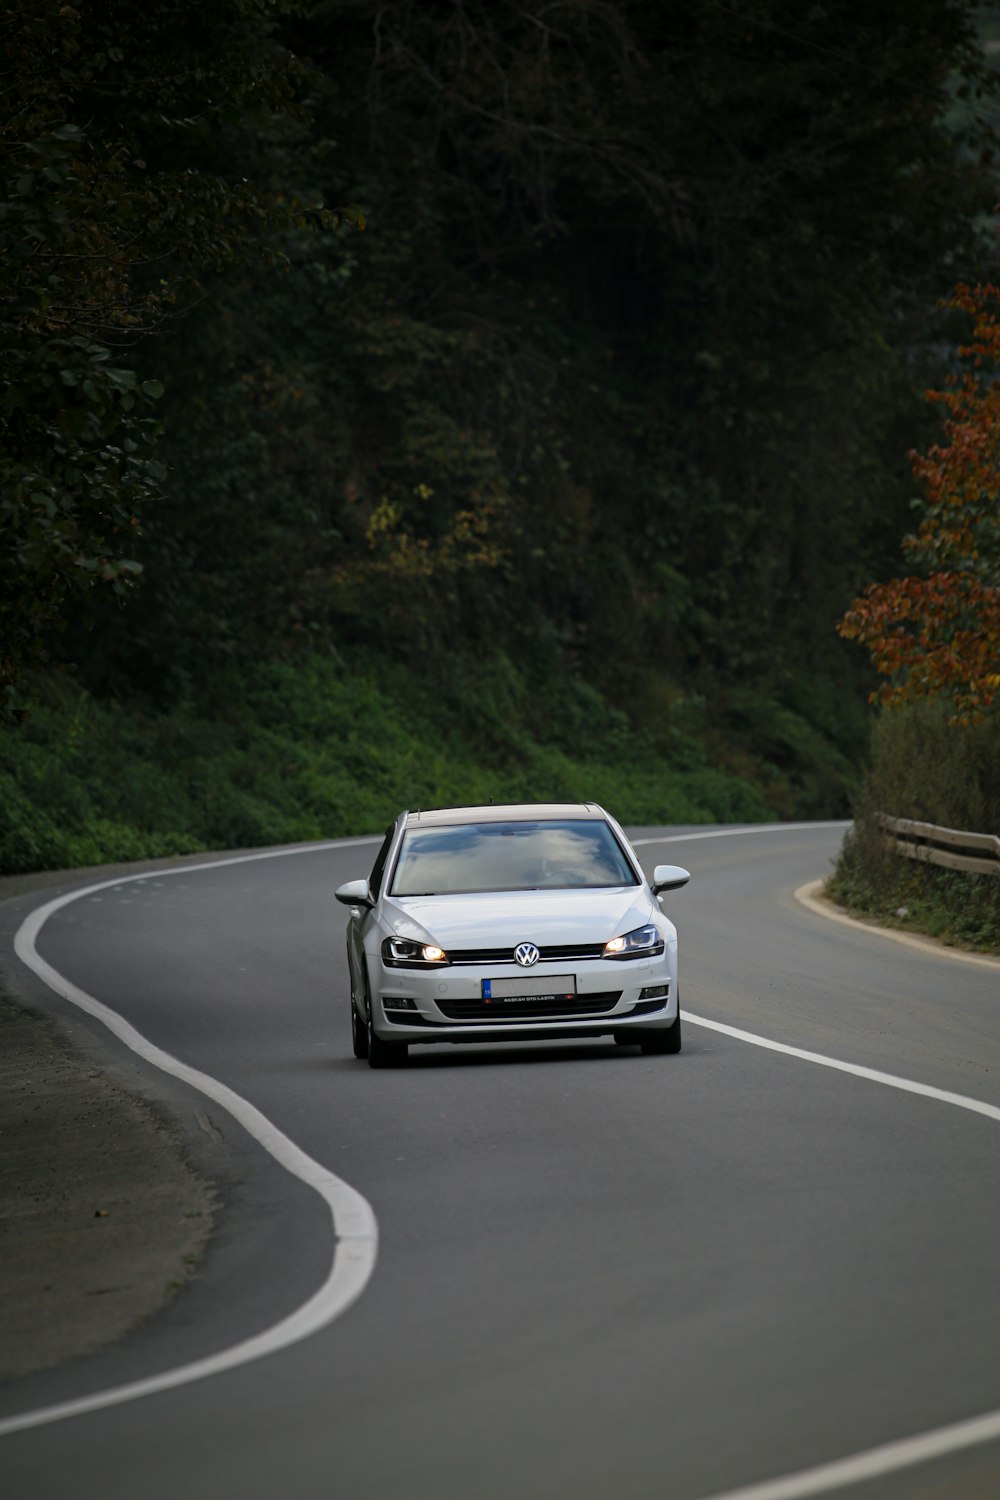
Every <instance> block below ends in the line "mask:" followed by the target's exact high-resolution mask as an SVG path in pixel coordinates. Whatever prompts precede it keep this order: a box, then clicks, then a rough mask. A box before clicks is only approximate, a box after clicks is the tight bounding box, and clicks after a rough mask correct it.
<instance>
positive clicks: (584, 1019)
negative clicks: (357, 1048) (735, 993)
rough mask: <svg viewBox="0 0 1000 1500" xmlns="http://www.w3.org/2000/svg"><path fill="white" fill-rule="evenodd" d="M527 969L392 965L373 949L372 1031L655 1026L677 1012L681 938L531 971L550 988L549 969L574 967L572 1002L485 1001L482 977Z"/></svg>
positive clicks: (507, 1033) (542, 1032)
mask: <svg viewBox="0 0 1000 1500" xmlns="http://www.w3.org/2000/svg"><path fill="white" fill-rule="evenodd" d="M526 972H527V971H526V970H524V969H522V968H519V967H518V966H517V965H516V964H509V965H507V964H504V965H497V964H496V963H490V964H474V965H467V964H463V965H461V966H457V965H456V966H448V967H446V968H441V969H400V968H390V967H388V966H387V965H385V964H384V963H383V962H382V959H381V956H380V955H376V956H369V973H370V975H371V978H372V986H371V994H372V1011H373V1015H372V1021H373V1025H374V1028H375V1031H376V1032H377V1033H378V1035H379V1036H381V1037H383V1038H384V1039H385V1040H386V1041H394V1042H408V1043H411V1044H412V1043H420V1042H466V1041H514V1040H517V1041H521V1040H524V1039H525V1038H526V1037H537V1038H538V1039H540V1040H541V1039H543V1038H546V1037H547V1038H552V1037H567V1036H575V1037H583V1036H601V1035H602V1034H603V1035H608V1034H610V1033H611V1032H622V1031H627V1030H629V1029H631V1028H633V1027H634V1028H636V1029H642V1030H646V1031H649V1030H658V1029H662V1028H664V1027H667V1026H670V1025H672V1024H673V1022H674V1021H675V1020H676V1018H677V943H676V941H672V942H668V943H667V945H666V947H665V950H664V952H663V953H662V954H660V955H658V956H656V957H653V958H639V959H629V960H621V959H586V960H581V959H576V960H573V959H569V960H567V959H554V960H552V961H548V962H546V961H542V962H541V963H539V964H537V965H536V966H535V967H534V968H533V969H532V970H531V971H530V973H531V977H532V979H535V978H537V981H538V988H539V993H546V991H547V989H548V987H549V986H548V980H549V978H550V977H553V976H556V977H557V976H560V975H565V974H567V973H572V974H573V977H574V979H575V983H576V994H575V997H574V1000H573V1001H572V1002H566V1001H565V1000H564V999H563V998H561V997H558V996H557V997H554V999H553V1000H552V1001H545V1002H544V1003H535V1002H532V1001H530V1000H527V999H525V1000H523V1001H519V1000H508V1001H506V1002H504V1003H496V1002H493V1003H487V1002H484V1000H483V980H484V979H489V980H498V979H504V978H513V977H520V978H523V977H524V975H525V973H526ZM404 1002H405V1005H404Z"/></svg>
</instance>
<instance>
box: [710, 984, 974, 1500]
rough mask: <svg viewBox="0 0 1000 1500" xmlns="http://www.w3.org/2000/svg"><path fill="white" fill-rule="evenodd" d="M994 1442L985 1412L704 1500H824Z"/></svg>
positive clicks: (831, 1064) (920, 1090) (850, 1066)
mask: <svg viewBox="0 0 1000 1500" xmlns="http://www.w3.org/2000/svg"><path fill="white" fill-rule="evenodd" d="M684 1020H685V1022H691V1023H692V1025H694V1026H704V1027H705V1028H706V1029H707V1030H709V1031H718V1032H721V1033H722V1035H724V1036H731V1037H734V1038H735V1039H736V1040H737V1041H740V1042H748V1043H749V1044H750V1045H751V1046H753V1047H764V1048H766V1049H767V1050H768V1051H769V1052H781V1053H783V1054H784V1055H785V1056H787V1057H797V1058H799V1059H800V1060H802V1061H803V1062H811V1063H818V1064H819V1066H820V1067H824V1068H833V1069H834V1070H835V1071H836V1072H838V1073H853V1074H854V1076H855V1077H856V1078H863V1079H867V1080H868V1081H869V1082H871V1083H881V1084H883V1085H885V1086H886V1087H888V1088H893V1089H900V1090H901V1091H902V1092H903V1093H906V1094H919V1095H921V1096H922V1097H923V1098H925V1099H934V1100H937V1101H938V1102H939V1103H941V1104H951V1105H954V1106H955V1107H956V1108H958V1109H965V1110H968V1111H970V1113H972V1114H977V1115H984V1116H985V1117H986V1118H987V1119H989V1120H996V1121H998V1122H1000V1108H998V1107H997V1106H996V1105H994V1104H986V1103H984V1102H983V1100H981V1099H970V1098H968V1097H967V1096H966V1095H965V1094H954V1093H952V1092H950V1090H948V1089H938V1088H934V1087H933V1086H932V1085H931V1084H927V1083H915V1082H914V1081H913V1080H912V1079H910V1078H899V1077H897V1076H896V1075H895V1074H894V1073H883V1072H880V1071H879V1070H878V1069H877V1068H866V1067H863V1066H861V1064H859V1063H849V1062H841V1061H840V1059H839V1058H835V1057H827V1056H825V1055H824V1054H823V1053H822V1052H807V1051H805V1050H804V1049H803V1048H802V1047H791V1046H788V1045H787V1044H786V1043H784V1042H774V1041H771V1040H770V1038H768V1037H763V1036H758V1035H757V1034H756V1032H753V1031H742V1030H741V1029H740V1028H739V1027H737V1026H726V1025H723V1023H722V1022H721V1021H709V1020H707V1019H706V1018H705V1017H704V1016H695V1015H692V1014H691V1012H690V1011H688V1010H686V1011H685V1012H684ZM997 1439H1000V1411H991V1412H985V1413H984V1414H983V1415H982V1416H979V1417H970V1418H968V1419H967V1420H966V1421H963V1422H952V1423H951V1424H950V1425H949V1426H947V1427H936V1428H933V1429H932V1430H931V1431H930V1432H922V1433H918V1434H916V1436H914V1437H908V1438H899V1439H898V1440H896V1441H895V1442H891V1443H883V1444H881V1445H880V1446H879V1447H877V1448H867V1449H865V1450H864V1451H863V1452H861V1453H852V1454H851V1455H849V1456H848V1457H847V1458H838V1459H834V1460H832V1461H831V1462H830V1463H825V1464H817V1465H816V1466H815V1467H814V1468H810V1469H800V1470H799V1471H798V1472H797V1473H794V1474H783V1475H781V1476H780V1477H779V1478H777V1479H765V1480H762V1481H761V1482H760V1483H757V1484H748V1485H742V1486H740V1487H738V1488H737V1489H734V1490H725V1491H720V1492H719V1493H718V1494H714V1495H710V1496H707V1497H706V1500H807V1497H809V1496H812V1495H824V1494H827V1493H829V1491H830V1490H836V1489H843V1488H845V1487H846V1486H847V1485H852V1484H863V1483H864V1482H865V1481H866V1480H872V1479H878V1478H879V1477H880V1476H881V1475H884V1474H891V1473H895V1472H896V1471H897V1470H899V1469H907V1468H912V1467H913V1465H914V1464H921V1463H927V1462H929V1461H930V1460H931V1459H936V1458H944V1457H945V1456H946V1455H947V1454H949V1453H959V1452H961V1451H962V1450H963V1449H966V1448H974V1447H977V1446H979V1445H980V1444H982V1443H989V1442H994V1441H996V1440H997Z"/></svg>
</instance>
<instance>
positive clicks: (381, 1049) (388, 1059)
mask: <svg viewBox="0 0 1000 1500" xmlns="http://www.w3.org/2000/svg"><path fill="white" fill-rule="evenodd" d="M368 1010H369V1015H368V1033H367V1035H368V1066H369V1067H370V1068H401V1067H402V1066H403V1064H404V1063H405V1062H406V1043H405V1042H383V1040H382V1038H381V1037H380V1036H379V1035H378V1034H377V1032H376V1031H375V1028H374V1026H373V1025H372V1022H371V1006H370V1005H369V1007H368Z"/></svg>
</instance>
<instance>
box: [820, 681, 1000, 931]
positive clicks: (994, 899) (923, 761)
mask: <svg viewBox="0 0 1000 1500" xmlns="http://www.w3.org/2000/svg"><path fill="white" fill-rule="evenodd" d="M880 813H887V814H889V815H890V816H891V817H896V818H915V819H917V820H919V821H921V822H927V823H937V824H938V825H939V826H941V827H945V828H957V829H962V830H965V831H967V832H973V833H997V832H1000V718H996V717H994V718H989V719H986V720H984V721H983V722H981V723H979V724H974V725H964V726H963V725H953V724H949V723H948V716H947V712H946V710H945V709H944V708H943V707H942V706H941V705H937V704H933V703H918V704H913V705H909V706H907V707H905V708H901V709H898V710H896V711H895V712H893V713H886V714H883V715H882V716H881V717H880V718H879V719H878V720H877V722H876V725H875V729H874V733H873V738H872V765H871V770H870V772H869V774H868V777H867V779H866V782H865V785H864V788H863V790H862V792H861V795H860V797H859V799H858V803H857V806H856V809H855V826H854V830H853V832H852V833H851V834H850V835H849V836H848V838H847V839H846V840H845V842H844V847H843V849H842V851H841V854H840V858H839V860H838V862H837V866H836V869H835V871H834V875H833V878H832V880H831V881H830V884H829V887H828V889H829V892H830V894H831V895H832V896H833V897H834V899H835V900H837V901H840V902H842V903H843V904H844V905H845V906H848V907H851V908H852V909H854V910H856V911H860V912H864V913H866V914H868V915H871V916H875V917H878V918H879V919H880V920H882V921H885V922H887V923H889V924H891V925H894V926H902V927H909V928H913V929H914V930H917V931H921V932H927V933H930V934H931V935H932V936H933V937H937V938H940V939H941V940H942V941H944V942H950V943H963V944H966V945H968V946H969V947H973V948H980V949H983V950H986V951H989V952H1000V878H998V877H997V876H995V875H974V874H967V873H965V872H964V871H960V870H946V869H943V868H940V867H938V866H936V865H929V864H924V863H923V862H921V861H917V860H911V859H907V858H906V857H904V856H901V855H900V854H899V853H898V852H897V851H896V850H895V849H894V848H893V846H892V844H891V843H890V842H889V841H887V840H886V839H885V838H884V837H883V835H882V831H881V829H880V826H879V822H878V815H879V814H880Z"/></svg>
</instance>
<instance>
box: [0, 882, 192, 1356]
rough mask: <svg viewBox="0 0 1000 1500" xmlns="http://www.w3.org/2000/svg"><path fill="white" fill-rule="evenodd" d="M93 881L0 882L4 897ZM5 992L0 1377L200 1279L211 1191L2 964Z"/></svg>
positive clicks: (162, 1124) (0, 1100)
mask: <svg viewBox="0 0 1000 1500" xmlns="http://www.w3.org/2000/svg"><path fill="white" fill-rule="evenodd" d="M98 873H99V874H101V875H103V876H104V877H105V878H107V875H108V874H109V873H111V871H110V870H109V869H108V867H103V868H102V869H101V870H100V871H99V872H98V871H93V872H92V871H60V872H44V873H42V874H40V875H37V876H26V877H17V878H14V879H10V878H8V879H4V880H0V899H2V898H13V897H17V896H22V895H26V894H29V893H31V892H33V891H36V890H38V891H41V890H46V889H51V888H53V887H54V886H68V885H71V884H76V883H77V882H79V883H81V884H83V883H86V880H87V877H88V875H91V874H98ZM5 969H6V972H5V979H4V986H3V988H2V989H0V1380H11V1379H17V1378H20V1377H22V1376H25V1375H28V1374H32V1373H34V1372H37V1371H41V1370H48V1369H53V1368H55V1367H56V1366H59V1365H62V1364H64V1363H65V1362H66V1361H68V1360H70V1359H73V1358H75V1357H77V1356H79V1355H83V1354H90V1353H93V1352H95V1351H97V1350H99V1349H103V1348H106V1347H107V1346H108V1345H111V1344H113V1343H116V1342H117V1341H119V1340H120V1339H121V1338H123V1337H124V1336H125V1335H126V1334H128V1333H129V1332H130V1331H131V1330H132V1329H134V1328H136V1327H137V1326H138V1325H139V1324H141V1323H144V1322H145V1321H147V1320H148V1319H149V1318H151V1317H152V1316H153V1315H154V1314H156V1313H157V1312H159V1311H160V1310H161V1309H162V1308H163V1307H165V1306H166V1304H167V1303H168V1302H169V1301H170V1300H171V1299H172V1297H173V1296H174V1295H175V1294H176V1292H177V1291H178V1290H179V1289H180V1288H181V1287H182V1286H183V1285H184V1283H185V1282H186V1281H187V1280H188V1279H189V1278H190V1277H191V1276H192V1275H193V1274H194V1272H195V1271H196V1269H197V1267H198V1265H199V1264H200V1262H201V1260H202V1257H203V1255H204V1252H205V1248H206V1245H207V1243H208V1239H209V1236H210V1234H211V1231H212V1226H213V1221H214V1217H215V1210H216V1193H215V1189H214V1188H213V1185H212V1184H211V1183H210V1182H209V1181H208V1180H207V1178H206V1176H205V1175H204V1174H203V1173H202V1172H200V1171H199V1170H198V1169H197V1167H196V1166H195V1164H194V1163H193V1161H192V1159H191V1152H190V1151H189V1147H188V1142H187V1141H186V1140H185V1136H184V1132H183V1130H182V1129H181V1127H180V1125H179V1124H178V1123H177V1121H175V1120H174V1119H173V1118H172V1116H171V1115H170V1113H169V1112H168V1111H167V1109H166V1108H161V1107H160V1106H159V1105H158V1104H157V1102H156V1101H155V1100H153V1099H151V1098H149V1097H148V1096H147V1095H144V1094H141V1093H140V1092H139V1091H138V1090H137V1089H134V1088H130V1087H129V1086H128V1084H127V1083H126V1082H125V1081H124V1080H123V1079H121V1078H119V1077H117V1076H116V1075H115V1070H114V1069H113V1068H112V1067H111V1066H110V1065H109V1066H104V1065H102V1060H101V1058H100V1057H99V1056H98V1055H97V1054H96V1053H95V1051H94V1050H93V1049H90V1048H88V1047H86V1046H83V1045H80V1042H79V1039H78V1038H75V1037H74V1036H73V1034H72V1031H71V1029H70V1028H68V1027H66V1026H63V1025H61V1024H60V1023H59V1022H58V1021H56V1020H54V1019H52V1018H50V1017H49V1016H47V1015H43V1014H42V1013H41V1012H40V1011H38V1010H37V1009H35V1008H34V1007H33V1006H32V1004H31V1002H30V999H29V997H28V995H27V993H26V992H22V991H21V988H20V986H19V984H18V982H17V976H16V973H15V972H13V971H12V969H11V968H10V966H5Z"/></svg>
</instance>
